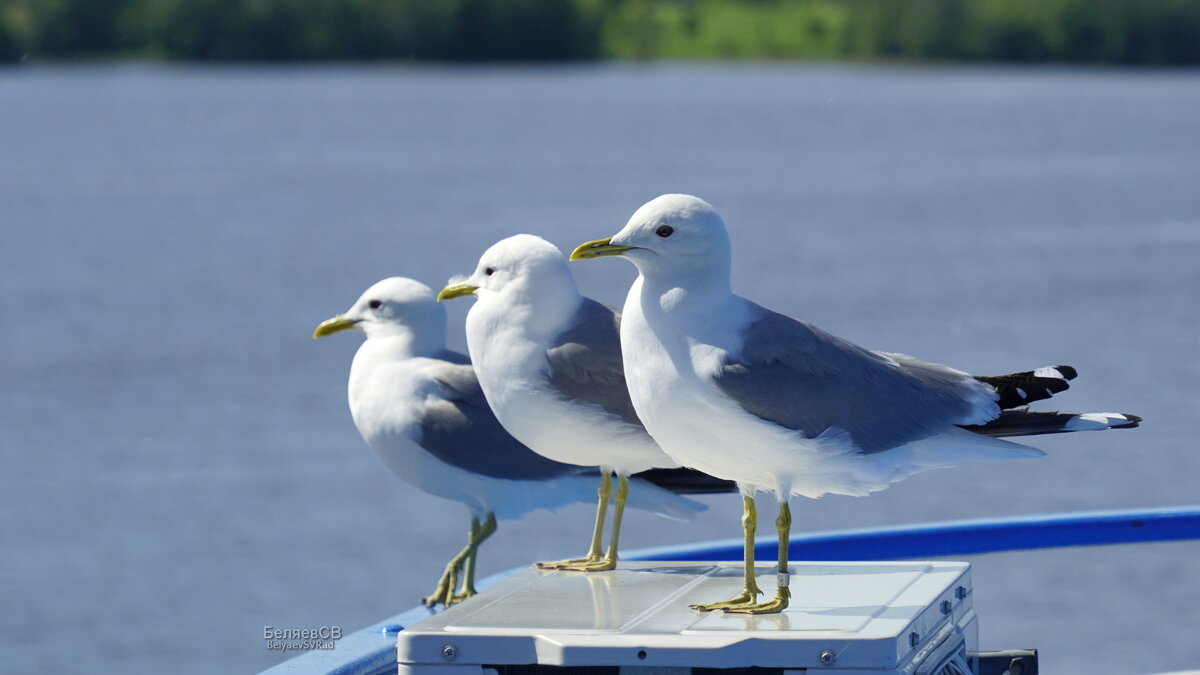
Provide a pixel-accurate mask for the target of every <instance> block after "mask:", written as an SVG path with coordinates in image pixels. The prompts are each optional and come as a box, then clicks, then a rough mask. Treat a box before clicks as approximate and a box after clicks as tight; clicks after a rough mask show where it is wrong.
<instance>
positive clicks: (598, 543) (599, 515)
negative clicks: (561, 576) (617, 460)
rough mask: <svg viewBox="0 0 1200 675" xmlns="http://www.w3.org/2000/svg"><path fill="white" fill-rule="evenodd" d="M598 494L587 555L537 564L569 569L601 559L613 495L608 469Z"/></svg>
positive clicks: (602, 477) (601, 478)
mask: <svg viewBox="0 0 1200 675" xmlns="http://www.w3.org/2000/svg"><path fill="white" fill-rule="evenodd" d="M598 494H599V497H600V499H599V503H598V504H597V505H596V529H595V530H593V531H592V545H591V547H590V548H589V549H588V554H587V557H584V558H569V559H567V560H554V561H549V562H540V563H538V564H537V566H538V567H540V568H542V569H550V570H560V569H569V568H570V567H571V566H573V565H582V564H587V563H594V562H597V561H599V560H600V558H601V556H602V555H603V553H602V552H603V550H604V547H603V540H604V520H605V517H606V516H607V514H608V500H609V498H611V497H612V475H611V474H610V473H608V472H607V471H605V472H603V473H602V474H601V475H600V491H599V493H598Z"/></svg>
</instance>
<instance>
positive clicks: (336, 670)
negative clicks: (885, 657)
mask: <svg viewBox="0 0 1200 675" xmlns="http://www.w3.org/2000/svg"><path fill="white" fill-rule="evenodd" d="M1188 539H1200V506H1187V507H1175V508H1160V509H1140V510H1132V511H1093V512H1087V513H1065V514H1049V515H1035V516H1021V517H1016V518H1004V519H990V520H967V521H954V522H945V523H928V524H922V525H907V526H901V527H888V528H876V529H867V530H842V531H836V532H817V533H814V534H801V535H797V536H794V537H793V538H792V540H791V545H790V546H789V547H788V550H789V557H791V559H792V560H898V559H911V558H944V557H947V556H965V555H979V554H984V553H1000V552H1003V551H1027V550H1036V549H1046V548H1062V547H1068V546H1105V545H1111V544H1139V543H1146V542H1161V541H1183V540H1188ZM775 546H776V543H775V539H774V538H773V537H772V538H769V539H767V538H764V539H760V540H758V542H757V545H756V546H755V555H756V556H758V557H759V558H761V559H762V560H763V561H773V560H774V559H775ZM623 557H624V558H625V559H628V560H741V558H742V541H741V540H740V539H728V540H721V541H715V542H708V543H703V544H695V545H684V546H662V547H658V548H651V549H642V550H640V551H631V552H629V553H628V554H626V555H625V556H623ZM516 571H517V570H509V571H507V572H503V573H501V574H496V575H493V576H490V577H488V578H487V579H484V580H483V581H482V582H480V583H479V584H478V586H479V588H480V589H483V588H486V587H488V586H491V585H492V584H494V583H496V582H498V581H501V580H502V579H504V578H506V577H508V576H509V575H511V574H513V573H514V572H516ZM429 613H430V612H429V610H427V609H425V608H424V607H417V608H414V609H410V610H408V611H406V612H403V613H401V614H397V615H395V616H393V617H389V618H387V619H384V620H383V621H381V622H379V623H378V624H375V625H374V626H369V627H367V628H364V629H363V630H360V631H357V632H355V633H351V634H350V635H347V636H346V637H344V638H342V639H341V640H339V641H338V643H337V648H336V649H334V650H332V651H320V652H309V653H307V654H304V655H302V656H297V657H296V658H294V659H290V660H288V661H284V662H283V663H281V664H279V665H277V666H275V667H274V668H271V669H270V670H267V671H264V675H284V674H289V675H317V674H321V675H334V674H336V675H382V674H383V673H390V672H395V669H396V649H395V645H396V632H395V631H396V630H398V629H399V627H402V626H410V625H412V624H413V623H415V622H417V621H420V620H421V619H423V618H425V617H427V616H429Z"/></svg>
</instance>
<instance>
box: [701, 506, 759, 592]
mask: <svg viewBox="0 0 1200 675" xmlns="http://www.w3.org/2000/svg"><path fill="white" fill-rule="evenodd" d="M757 530H758V507H757V506H756V505H755V504H754V497H750V496H745V497H742V534H743V536H744V537H745V548H744V549H743V553H742V565H743V570H742V574H743V583H742V593H741V595H738V596H735V597H733V598H730V599H729V600H724V601H722V602H711V603H708V604H704V605H692V609H694V610H697V611H700V612H711V611H714V610H723V609H726V608H728V607H741V606H743V605H753V604H754V602H755V601H756V600H758V596H760V595H762V590H761V589H760V588H759V587H758V582H757V581H755V579H754V533H755V532H756V531H757Z"/></svg>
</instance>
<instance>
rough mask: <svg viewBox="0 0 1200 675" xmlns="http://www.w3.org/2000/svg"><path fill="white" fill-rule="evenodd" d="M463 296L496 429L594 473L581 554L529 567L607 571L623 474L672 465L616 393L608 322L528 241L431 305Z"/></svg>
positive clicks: (540, 244)
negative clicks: (468, 302)
mask: <svg viewBox="0 0 1200 675" xmlns="http://www.w3.org/2000/svg"><path fill="white" fill-rule="evenodd" d="M466 295H473V296H475V297H476V298H477V301H476V303H475V305H474V306H473V307H471V311H470V312H469V313H468V315H467V347H468V350H469V351H470V354H471V360H472V361H473V362H474V364H475V370H476V373H477V374H478V375H479V383H480V385H481V386H482V387H483V391H484V393H485V394H486V395H487V400H488V403H490V404H491V406H492V410H493V411H495V413H496V417H497V418H498V419H499V420H500V423H501V424H503V425H504V428H505V429H507V430H508V431H509V433H511V434H512V435H513V436H515V437H516V438H517V439H518V440H520V441H521V442H522V443H524V444H525V445H527V446H529V447H530V448H531V449H533V450H534V451H535V452H537V453H538V454H540V455H543V456H545V457H548V458H550V459H553V460H555V461H559V462H566V463H569V464H578V465H583V466H599V467H600V471H601V482H600V490H599V503H598V505H597V509H596V525H595V529H594V531H593V533H592V541H591V546H590V547H589V549H588V554H587V555H586V556H585V557H583V558H573V559H570V560H561V561H555V562H545V563H539V566H541V567H545V568H553V569H568V570H577V571H601V570H610V569H613V568H614V567H616V563H617V558H618V555H617V548H618V542H619V538H620V532H621V518H622V516H623V513H624V508H625V501H626V498H627V496H628V495H629V494H630V492H629V482H628V478H627V477H628V476H629V475H631V474H633V473H637V472H639V471H645V470H647V469H652V468H670V467H677V466H679V464H678V463H677V462H675V461H674V460H672V459H671V458H670V457H668V456H667V454H666V453H664V452H663V451H662V450H661V449H660V448H659V447H658V445H657V444H655V442H654V440H653V439H651V438H650V435H649V434H647V433H646V430H645V428H643V427H642V424H641V422H640V421H638V418H637V415H636V413H634V411H633V404H632V403H631V402H630V400H629V392H628V391H627V390H626V388H625V377H624V372H623V369H622V364H621V345H620V336H619V333H618V322H619V319H618V317H617V315H616V314H615V313H614V311H613V310H612V309H609V308H608V307H605V306H604V305H602V304H600V303H598V302H596V301H594V300H590V299H588V298H585V297H583V296H582V295H580V294H579V290H578V288H577V286H576V285H575V279H574V278H573V277H572V276H571V272H570V270H568V269H567V263H566V260H565V259H564V258H563V254H562V252H561V251H559V250H558V248H557V247H555V246H554V245H553V244H551V243H550V242H548V241H546V240H544V239H542V238H540V237H535V236H533V235H528V234H521V235H517V236H514V237H509V238H508V239H504V240H502V241H500V242H498V243H496V244H495V245H493V246H492V247H491V248H489V249H488V250H487V251H485V252H484V254H483V256H482V257H481V258H480V259H479V264H478V266H477V267H476V269H475V273H474V274H473V275H471V277H470V278H467V279H465V280H464V281H462V282H461V283H455V284H451V285H449V286H447V287H446V288H445V289H443V290H442V292H441V293H440V294H439V295H438V300H447V299H450V298H456V297H461V296H466ZM613 473H615V474H616V475H617V488H616V494H615V499H614V508H613V522H612V534H611V536H610V538H609V545H608V550H607V552H606V553H603V554H602V552H603V544H602V539H603V535H604V522H605V517H606V516H605V514H606V512H607V509H608V502H609V499H610V497H613V496H614V495H613V494H612V478H611V474H613ZM669 496H670V497H672V501H670V502H666V503H664V506H670V507H672V508H673V510H674V515H678V516H686V515H690V514H691V513H695V512H697V511H700V510H702V509H703V508H704V506H703V505H702V504H699V503H696V502H693V501H690V500H685V499H683V498H681V497H677V496H675V495H669ZM631 504H632V502H631Z"/></svg>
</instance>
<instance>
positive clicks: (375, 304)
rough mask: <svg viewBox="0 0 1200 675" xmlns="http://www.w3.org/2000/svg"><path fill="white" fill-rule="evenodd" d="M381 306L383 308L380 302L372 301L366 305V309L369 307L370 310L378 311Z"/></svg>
mask: <svg viewBox="0 0 1200 675" xmlns="http://www.w3.org/2000/svg"><path fill="white" fill-rule="evenodd" d="M382 306H383V303H382V302H380V301H379V300H372V301H370V302H368V303H367V307H370V308H371V309H379V308H380V307H382Z"/></svg>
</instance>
